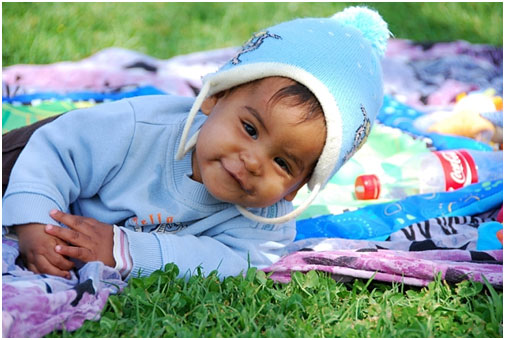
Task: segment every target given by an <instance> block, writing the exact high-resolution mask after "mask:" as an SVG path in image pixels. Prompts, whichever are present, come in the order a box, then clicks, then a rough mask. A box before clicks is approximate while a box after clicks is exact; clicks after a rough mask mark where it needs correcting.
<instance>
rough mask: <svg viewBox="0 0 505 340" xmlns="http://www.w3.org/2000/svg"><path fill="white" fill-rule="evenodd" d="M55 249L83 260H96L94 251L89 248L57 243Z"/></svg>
mask: <svg viewBox="0 0 505 340" xmlns="http://www.w3.org/2000/svg"><path fill="white" fill-rule="evenodd" d="M54 250H55V251H56V252H57V253H58V254H61V255H64V256H68V257H71V258H74V259H78V260H81V261H83V262H90V261H95V260H96V259H95V258H94V255H93V252H92V251H91V250H89V249H87V248H82V247H72V246H65V245H61V244H59V245H57V246H56V247H54Z"/></svg>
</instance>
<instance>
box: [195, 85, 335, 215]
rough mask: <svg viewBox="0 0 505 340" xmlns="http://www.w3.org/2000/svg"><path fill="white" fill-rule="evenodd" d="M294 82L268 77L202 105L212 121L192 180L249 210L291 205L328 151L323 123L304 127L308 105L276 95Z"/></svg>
mask: <svg viewBox="0 0 505 340" xmlns="http://www.w3.org/2000/svg"><path fill="white" fill-rule="evenodd" d="M291 83H292V81H291V80H289V79H285V78H279V77H270V78H265V79H263V80H261V81H260V83H259V84H257V85H256V86H242V87H240V88H238V89H236V90H235V91H233V92H230V93H227V94H226V95H224V96H222V97H220V98H216V97H210V98H208V99H206V100H205V102H204V103H203V105H202V111H203V112H204V113H205V114H207V115H208V116H209V117H208V119H207V121H206V122H205V123H204V125H203V126H202V128H201V130H200V134H199V136H198V141H197V143H196V151H195V152H194V153H193V179H194V180H196V181H199V182H202V183H203V184H204V185H205V186H206V187H207V189H208V190H209V192H210V193H211V194H212V195H213V196H214V197H216V198H217V199H219V200H222V201H225V202H229V203H234V204H239V205H241V206H245V207H266V206H269V205H272V204H274V203H275V202H277V201H279V200H281V199H282V198H286V199H288V200H292V199H293V198H294V197H295V195H296V192H297V190H298V189H300V188H301V187H302V186H303V185H304V184H305V183H306V181H307V176H308V174H309V173H310V172H311V170H312V168H313V166H314V165H315V163H316V161H317V159H318V158H319V155H320V154H321V151H322V149H323V146H324V142H325V139H326V128H325V125H324V120H323V118H317V119H312V120H308V121H305V122H300V120H301V119H302V118H303V117H304V114H305V111H304V110H305V109H304V108H303V106H293V105H290V104H289V103H286V101H287V100H288V99H282V100H280V101H278V102H277V103H275V104H269V103H268V102H269V100H270V98H271V97H272V95H273V94H275V93H276V92H277V91H278V90H279V89H281V88H283V87H286V86H288V85H290V84H291Z"/></svg>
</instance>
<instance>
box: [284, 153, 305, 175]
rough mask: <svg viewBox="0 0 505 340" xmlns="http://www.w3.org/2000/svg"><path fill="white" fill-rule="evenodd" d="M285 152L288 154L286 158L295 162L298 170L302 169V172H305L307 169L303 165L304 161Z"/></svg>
mask: <svg viewBox="0 0 505 340" xmlns="http://www.w3.org/2000/svg"><path fill="white" fill-rule="evenodd" d="M284 152H285V153H286V156H287V157H288V158H289V159H291V160H292V161H293V162H295V164H296V166H297V167H298V169H300V172H303V170H304V169H305V165H304V164H303V162H302V160H301V159H300V158H298V157H296V156H295V155H294V154H292V153H290V152H287V151H284Z"/></svg>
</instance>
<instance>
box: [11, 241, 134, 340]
mask: <svg viewBox="0 0 505 340" xmlns="http://www.w3.org/2000/svg"><path fill="white" fill-rule="evenodd" d="M18 255H19V252H18V245H17V242H16V241H13V240H11V239H6V238H4V237H3V238H2V336H3V337H15V338H25V337H34V338H38V337H41V336H44V335H46V334H47V333H50V332H52V331H54V330H57V329H66V330H68V331H73V330H76V329H78V328H79V327H81V326H82V324H83V322H84V321H85V320H98V319H100V314H101V311H102V309H103V307H104V306H105V303H106V302H107V298H108V297H109V294H116V293H118V292H119V290H121V289H122V288H123V287H125V286H126V283H125V282H123V281H122V280H121V276H120V274H119V272H117V271H115V270H113V269H112V268H110V267H107V266H105V265H104V264H103V263H101V262H90V263H87V264H86V265H84V266H83V267H82V268H80V269H79V271H78V272H77V273H75V272H74V271H72V277H71V279H69V280H67V279H63V278H60V277H56V276H52V275H37V274H34V273H32V272H30V271H28V270H26V269H23V268H21V267H20V266H18V265H17V264H16V259H17V257H18Z"/></svg>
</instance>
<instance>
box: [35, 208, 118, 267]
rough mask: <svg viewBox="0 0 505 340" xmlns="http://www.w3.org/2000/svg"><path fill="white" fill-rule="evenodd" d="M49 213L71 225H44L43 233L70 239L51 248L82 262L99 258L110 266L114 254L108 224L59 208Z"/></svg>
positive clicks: (112, 233) (110, 227) (112, 239)
mask: <svg viewBox="0 0 505 340" xmlns="http://www.w3.org/2000/svg"><path fill="white" fill-rule="evenodd" d="M49 215H50V216H51V217H52V218H53V219H54V220H56V221H58V222H61V223H63V224H64V225H66V226H67V227H69V228H70V229H66V228H60V227H57V226H53V225H50V224H48V225H46V229H45V230H46V233H48V234H50V235H53V236H55V237H58V238H59V239H62V240H64V241H67V242H68V243H69V245H66V244H65V245H62V244H59V245H57V246H56V247H55V248H54V249H55V251H56V252H57V253H58V254H61V255H65V256H68V257H71V258H74V259H78V260H81V261H83V262H90V261H101V262H103V263H104V264H105V265H107V266H109V267H112V268H114V267H115V266H116V261H115V260H114V255H113V247H114V230H113V227H112V226H111V225H110V224H105V223H102V222H99V221H97V220H95V219H94V218H89V217H83V216H76V215H70V214H66V213H64V212H61V211H58V210H52V211H51V212H50V213H49Z"/></svg>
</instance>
